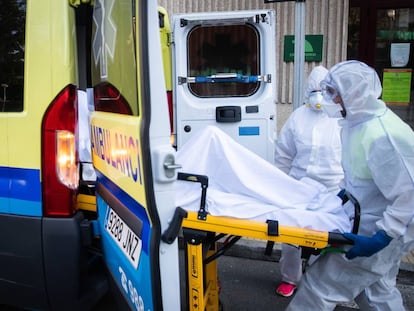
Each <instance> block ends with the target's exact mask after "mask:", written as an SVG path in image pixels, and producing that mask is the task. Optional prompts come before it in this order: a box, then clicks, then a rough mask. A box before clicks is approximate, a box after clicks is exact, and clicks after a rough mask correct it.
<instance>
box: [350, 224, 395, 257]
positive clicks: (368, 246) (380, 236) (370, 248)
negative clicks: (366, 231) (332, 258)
mask: <svg viewBox="0 0 414 311" xmlns="http://www.w3.org/2000/svg"><path fill="white" fill-rule="evenodd" d="M343 236H344V237H345V238H347V239H349V240H351V241H353V242H354V247H352V248H351V249H350V250H349V251H348V252H346V253H345V256H346V258H348V259H353V258H355V257H369V256H371V255H373V254H375V253H376V252H379V251H380V250H382V249H383V248H384V247H385V246H387V245H388V244H389V243H390V242H391V240H392V238H391V237H389V236H388V235H387V234H386V233H385V231H384V230H380V231H378V232H377V233H375V235H373V236H372V237H366V236H362V235H357V234H353V233H344V234H343Z"/></svg>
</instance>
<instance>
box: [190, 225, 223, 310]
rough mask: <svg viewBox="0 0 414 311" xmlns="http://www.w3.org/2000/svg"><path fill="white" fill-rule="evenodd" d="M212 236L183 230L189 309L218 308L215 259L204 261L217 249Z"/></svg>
mask: <svg viewBox="0 0 414 311" xmlns="http://www.w3.org/2000/svg"><path fill="white" fill-rule="evenodd" d="M214 237H215V234H214V233H211V232H202V231H198V230H191V229H190V230H189V229H185V230H184V242H185V243H186V245H185V249H186V258H187V260H186V261H187V281H188V286H187V287H188V293H187V294H188V310H190V311H204V310H207V311H217V310H219V297H218V295H219V293H218V276H217V261H216V260H212V261H209V262H208V263H207V264H206V263H205V262H204V258H208V257H210V256H212V255H214V254H215V253H216V251H217V243H216V241H215V238H214Z"/></svg>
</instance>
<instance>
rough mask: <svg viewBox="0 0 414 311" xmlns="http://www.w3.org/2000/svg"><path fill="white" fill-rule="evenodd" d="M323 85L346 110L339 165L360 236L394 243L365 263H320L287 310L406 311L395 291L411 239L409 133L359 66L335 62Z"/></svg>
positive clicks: (413, 176)
mask: <svg viewBox="0 0 414 311" xmlns="http://www.w3.org/2000/svg"><path fill="white" fill-rule="evenodd" d="M324 82H326V83H328V84H329V85H331V86H333V87H334V88H335V89H336V90H337V91H338V93H339V96H340V97H341V98H342V102H343V104H344V107H345V110H346V116H345V118H344V119H343V120H341V121H340V125H341V126H342V133H341V140H342V150H343V153H342V163H343V168H344V173H345V187H346V190H347V191H349V192H350V193H351V194H353V195H354V196H355V197H356V199H357V200H358V201H359V203H360V205H361V222H360V226H359V232H358V234H359V235H364V236H367V237H371V236H373V235H374V234H375V233H376V232H377V231H379V230H384V231H385V233H386V234H387V235H388V236H389V237H391V238H392V240H391V242H390V243H389V244H388V246H386V247H384V248H383V249H381V250H380V251H378V252H376V253H374V254H373V255H371V256H369V257H356V258H354V259H347V258H346V257H345V255H344V254H338V253H328V254H326V255H325V256H320V257H319V258H318V260H316V262H315V263H313V265H312V266H311V267H310V268H309V269H308V270H307V272H306V273H305V274H304V276H303V278H302V280H301V283H300V285H299V288H298V291H297V293H296V295H295V296H294V298H293V299H292V301H291V303H290V304H289V306H288V308H287V310H290V311H292V310H318V311H321V310H334V308H335V306H336V304H337V303H338V302H346V301H352V300H353V299H355V301H356V302H357V303H358V304H359V305H360V308H361V310H381V311H386V310H390V311H391V310H392V311H397V310H404V307H403V302H402V298H401V295H400V293H399V291H398V289H397V288H396V286H395V285H396V275H397V273H398V269H399V263H400V259H401V257H402V256H403V255H404V254H405V253H406V252H407V251H408V250H410V248H412V246H413V239H414V221H413V219H414V133H413V131H412V130H411V128H410V127H409V126H408V125H407V124H406V123H404V122H403V121H402V120H401V119H400V118H399V117H398V116H396V115H395V114H394V113H393V112H392V111H391V110H390V109H388V108H387V107H386V105H385V104H384V102H383V101H381V100H380V99H378V98H379V97H380V95H381V92H382V88H381V83H380V80H379V78H378V75H377V74H376V72H375V70H374V69H372V68H370V67H368V66H367V65H365V64H364V63H361V62H358V61H346V62H342V63H339V64H337V65H335V66H333V67H332V68H331V69H330V70H329V73H328V75H327V77H326V78H325V81H324ZM344 208H345V209H348V208H350V205H349V202H348V203H347V204H345V206H344Z"/></svg>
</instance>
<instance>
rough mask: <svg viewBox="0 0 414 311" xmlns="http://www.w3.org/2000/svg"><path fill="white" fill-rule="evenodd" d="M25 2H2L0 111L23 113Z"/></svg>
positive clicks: (0, 25)
mask: <svg viewBox="0 0 414 311" xmlns="http://www.w3.org/2000/svg"><path fill="white" fill-rule="evenodd" d="M25 23H26V1H24V0H12V1H3V2H2V5H1V10H0V84H1V86H0V109H1V110H0V111H1V112H17V111H23V84H24V81H23V77H24V34H25V32H24V31H25Z"/></svg>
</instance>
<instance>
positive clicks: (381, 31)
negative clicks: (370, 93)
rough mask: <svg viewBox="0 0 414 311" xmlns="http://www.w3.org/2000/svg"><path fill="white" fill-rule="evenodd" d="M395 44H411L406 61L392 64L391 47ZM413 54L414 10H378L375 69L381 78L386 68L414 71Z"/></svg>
mask: <svg viewBox="0 0 414 311" xmlns="http://www.w3.org/2000/svg"><path fill="white" fill-rule="evenodd" d="M393 43H409V44H410V46H409V49H408V52H409V54H408V57H406V61H404V60H402V59H401V60H399V61H398V63H394V64H392V63H391V45H392V44H393ZM413 53H414V9H409V8H402V9H383V10H377V27H376V44H375V69H376V70H377V72H378V74H379V75H380V76H381V79H382V75H383V71H384V68H392V67H400V68H411V69H412V68H413V67H414V66H413V65H414V57H413ZM401 56H402V55H401ZM394 59H395V58H394ZM393 65H394V66H393Z"/></svg>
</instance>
